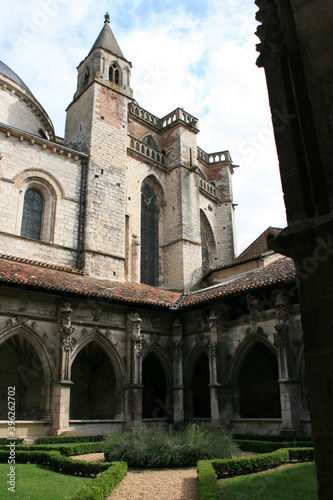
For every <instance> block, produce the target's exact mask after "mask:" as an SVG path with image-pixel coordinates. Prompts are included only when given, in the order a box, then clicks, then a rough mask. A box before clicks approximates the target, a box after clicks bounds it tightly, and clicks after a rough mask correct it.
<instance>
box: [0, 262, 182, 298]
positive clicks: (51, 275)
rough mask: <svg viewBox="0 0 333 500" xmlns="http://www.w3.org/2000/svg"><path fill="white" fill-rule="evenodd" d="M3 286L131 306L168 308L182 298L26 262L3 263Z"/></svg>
mask: <svg viewBox="0 0 333 500" xmlns="http://www.w3.org/2000/svg"><path fill="white" fill-rule="evenodd" d="M0 282H2V283H8V284H14V285H19V286H26V287H31V288H34V289H38V290H40V289H43V290H47V291H52V292H61V293H64V292H65V293H69V294H74V295H78V296H83V297H98V298H102V299H105V300H112V301H113V300H114V301H117V302H125V303H130V304H140V305H150V306H154V307H161V308H169V307H171V306H172V305H173V304H174V303H175V302H176V301H177V300H178V299H179V298H180V296H181V294H179V293H175V292H169V291H167V290H162V289H160V288H154V287H151V286H147V285H141V284H139V283H120V282H116V281H108V280H102V279H97V278H91V277H88V276H80V275H76V274H73V273H69V272H64V271H60V270H56V269H50V268H47V267H46V268H45V267H37V266H33V265H29V264H26V263H23V262H15V261H9V260H1V259H0Z"/></svg>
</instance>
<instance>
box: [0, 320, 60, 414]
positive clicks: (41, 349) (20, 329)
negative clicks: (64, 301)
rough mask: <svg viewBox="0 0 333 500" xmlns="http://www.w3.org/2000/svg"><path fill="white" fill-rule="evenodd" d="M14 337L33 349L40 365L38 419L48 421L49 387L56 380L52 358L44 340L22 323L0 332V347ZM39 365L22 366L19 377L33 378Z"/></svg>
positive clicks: (35, 363)
mask: <svg viewBox="0 0 333 500" xmlns="http://www.w3.org/2000/svg"><path fill="white" fill-rule="evenodd" d="M16 335H18V336H22V337H23V338H24V339H25V340H26V341H27V342H28V343H29V344H30V345H31V346H32V348H33V349H34V351H35V352H36V354H37V356H38V360H39V362H40V363H41V367H42V371H43V379H44V384H43V386H42V388H41V394H40V397H41V406H40V418H41V419H43V420H45V419H50V418H51V386H52V382H53V381H54V380H55V379H56V367H55V364H54V360H53V357H52V355H51V353H50V351H49V349H48V347H47V345H46V344H45V342H44V340H43V339H42V338H41V337H40V335H39V334H38V333H37V331H35V330H34V329H33V328H32V327H31V326H29V325H27V324H26V323H24V322H21V323H19V324H13V325H10V326H8V327H7V328H5V329H4V330H3V331H2V332H1V338H0V347H1V346H2V345H3V344H4V343H5V342H6V341H8V340H10V339H11V338H13V337H15V336H16ZM38 372H39V365H38V363H37V360H35V361H34V363H33V365H32V366H23V367H22V370H21V376H22V377H23V376H26V377H32V378H33V377H34V376H35V375H36V374H37V375H38Z"/></svg>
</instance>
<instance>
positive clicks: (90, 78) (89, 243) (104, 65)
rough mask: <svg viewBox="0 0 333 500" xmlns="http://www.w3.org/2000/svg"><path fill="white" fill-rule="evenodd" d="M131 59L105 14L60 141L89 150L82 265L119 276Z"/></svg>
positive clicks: (82, 65) (121, 277)
mask: <svg viewBox="0 0 333 500" xmlns="http://www.w3.org/2000/svg"><path fill="white" fill-rule="evenodd" d="M131 67H132V65H131V63H130V62H129V61H127V60H126V59H125V57H124V55H123V53H122V51H121V49H120V47H119V45H118V43H117V40H116V38H115V36H114V34H113V32H112V30H111V28H110V16H109V14H108V13H107V14H106V15H105V22H104V27H103V29H102V31H101V32H100V34H99V36H98V37H97V40H96V41H95V43H94V45H93V47H92V49H91V50H90V52H89V54H88V56H87V57H86V58H85V59H84V60H83V61H82V62H81V63H80V64H79V66H78V68H77V70H78V82H77V91H76V93H75V95H74V98H73V101H72V102H71V104H70V105H69V106H68V108H67V120H66V129H65V144H66V145H67V146H69V147H73V148H74V149H78V150H80V151H83V152H85V153H87V154H89V160H88V163H87V166H86V181H85V189H84V195H85V210H84V218H83V227H84V229H83V245H82V249H81V258H82V266H83V268H84V269H85V270H86V271H87V272H88V273H89V274H91V275H95V276H103V277H105V278H108V279H114V280H117V281H123V280H124V261H125V255H124V254H125V242H124V235H125V230H124V225H125V190H126V186H125V179H126V177H125V170H126V151H127V149H126V148H127V109H128V103H129V102H130V101H131V100H132V95H133V92H132V90H131V87H130V75H131Z"/></svg>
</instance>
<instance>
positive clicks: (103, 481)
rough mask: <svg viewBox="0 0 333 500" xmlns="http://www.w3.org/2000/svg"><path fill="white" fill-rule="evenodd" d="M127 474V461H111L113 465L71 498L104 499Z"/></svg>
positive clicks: (80, 499)
mask: <svg viewBox="0 0 333 500" xmlns="http://www.w3.org/2000/svg"><path fill="white" fill-rule="evenodd" d="M109 465H110V464H109ZM126 474H127V463H126V462H111V467H109V468H108V469H107V470H106V471H104V472H102V474H101V475H100V476H98V477H97V478H96V479H94V481H93V483H92V484H90V485H89V486H86V487H85V488H83V489H82V490H80V491H79V492H78V493H77V494H76V495H75V496H74V497H73V498H72V499H71V500H104V499H105V498H107V497H108V496H109V495H110V493H111V492H112V490H113V489H114V488H115V487H116V486H117V485H118V484H119V483H120V481H122V480H123V479H124V477H125V476H126Z"/></svg>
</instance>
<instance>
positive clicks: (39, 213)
mask: <svg viewBox="0 0 333 500" xmlns="http://www.w3.org/2000/svg"><path fill="white" fill-rule="evenodd" d="M43 208H44V200H43V197H42V195H41V194H40V192H39V191H37V190H36V189H28V191H26V193H25V195H24V204H23V214H22V224H21V236H25V237H26V238H31V239H33V240H40V239H41V231H42V218H43Z"/></svg>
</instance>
